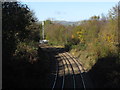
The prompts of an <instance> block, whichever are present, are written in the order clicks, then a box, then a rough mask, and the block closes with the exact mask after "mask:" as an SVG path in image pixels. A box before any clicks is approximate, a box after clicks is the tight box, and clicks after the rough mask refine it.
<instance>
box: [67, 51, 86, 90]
mask: <svg viewBox="0 0 120 90" xmlns="http://www.w3.org/2000/svg"><path fill="white" fill-rule="evenodd" d="M66 54H67V55H68V56H69V57H70V58H71V59H73V61H74V62H75V63H76V65H77V67H78V68H79V72H80V73H81V70H80V67H79V66H81V64H80V63H79V62H78V61H77V60H76V59H75V58H74V57H72V56H71V55H70V54H69V53H68V52H66ZM80 76H81V78H82V83H83V87H84V89H85V90H86V85H85V81H84V78H83V76H82V74H80Z"/></svg>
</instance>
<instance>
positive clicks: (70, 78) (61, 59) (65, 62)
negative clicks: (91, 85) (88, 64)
mask: <svg viewBox="0 0 120 90" xmlns="http://www.w3.org/2000/svg"><path fill="white" fill-rule="evenodd" d="M56 52H57V54H56V56H55V58H56V60H58V62H57V63H56V68H57V69H56V73H55V79H54V82H53V86H52V90H54V89H56V88H60V89H62V90H63V89H64V88H73V89H74V90H75V89H76V88H82V89H84V90H85V89H86V86H85V82H84V78H83V76H82V75H81V64H80V63H79V62H78V61H77V60H76V59H75V58H74V57H72V56H70V54H69V53H67V52H59V50H56Z"/></svg>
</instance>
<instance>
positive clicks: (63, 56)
mask: <svg viewBox="0 0 120 90" xmlns="http://www.w3.org/2000/svg"><path fill="white" fill-rule="evenodd" d="M62 56H63V58H64V59H66V60H67V61H68V62H69V64H70V67H71V69H72V76H73V82H74V84H73V87H74V90H75V76H74V69H73V67H72V64H71V62H70V61H69V59H68V58H67V57H66V56H65V55H64V54H63V53H62Z"/></svg>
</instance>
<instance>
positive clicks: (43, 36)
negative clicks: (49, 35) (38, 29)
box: [42, 21, 44, 40]
mask: <svg viewBox="0 0 120 90" xmlns="http://www.w3.org/2000/svg"><path fill="white" fill-rule="evenodd" d="M42 36H43V40H44V21H43V22H42Z"/></svg>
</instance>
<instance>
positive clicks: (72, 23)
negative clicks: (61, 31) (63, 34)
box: [39, 20, 81, 26]
mask: <svg viewBox="0 0 120 90" xmlns="http://www.w3.org/2000/svg"><path fill="white" fill-rule="evenodd" d="M52 22H53V23H59V24H62V25H65V26H68V25H80V24H81V21H76V22H72V21H58V20H56V21H52ZM39 23H42V21H40V22H39Z"/></svg>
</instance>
